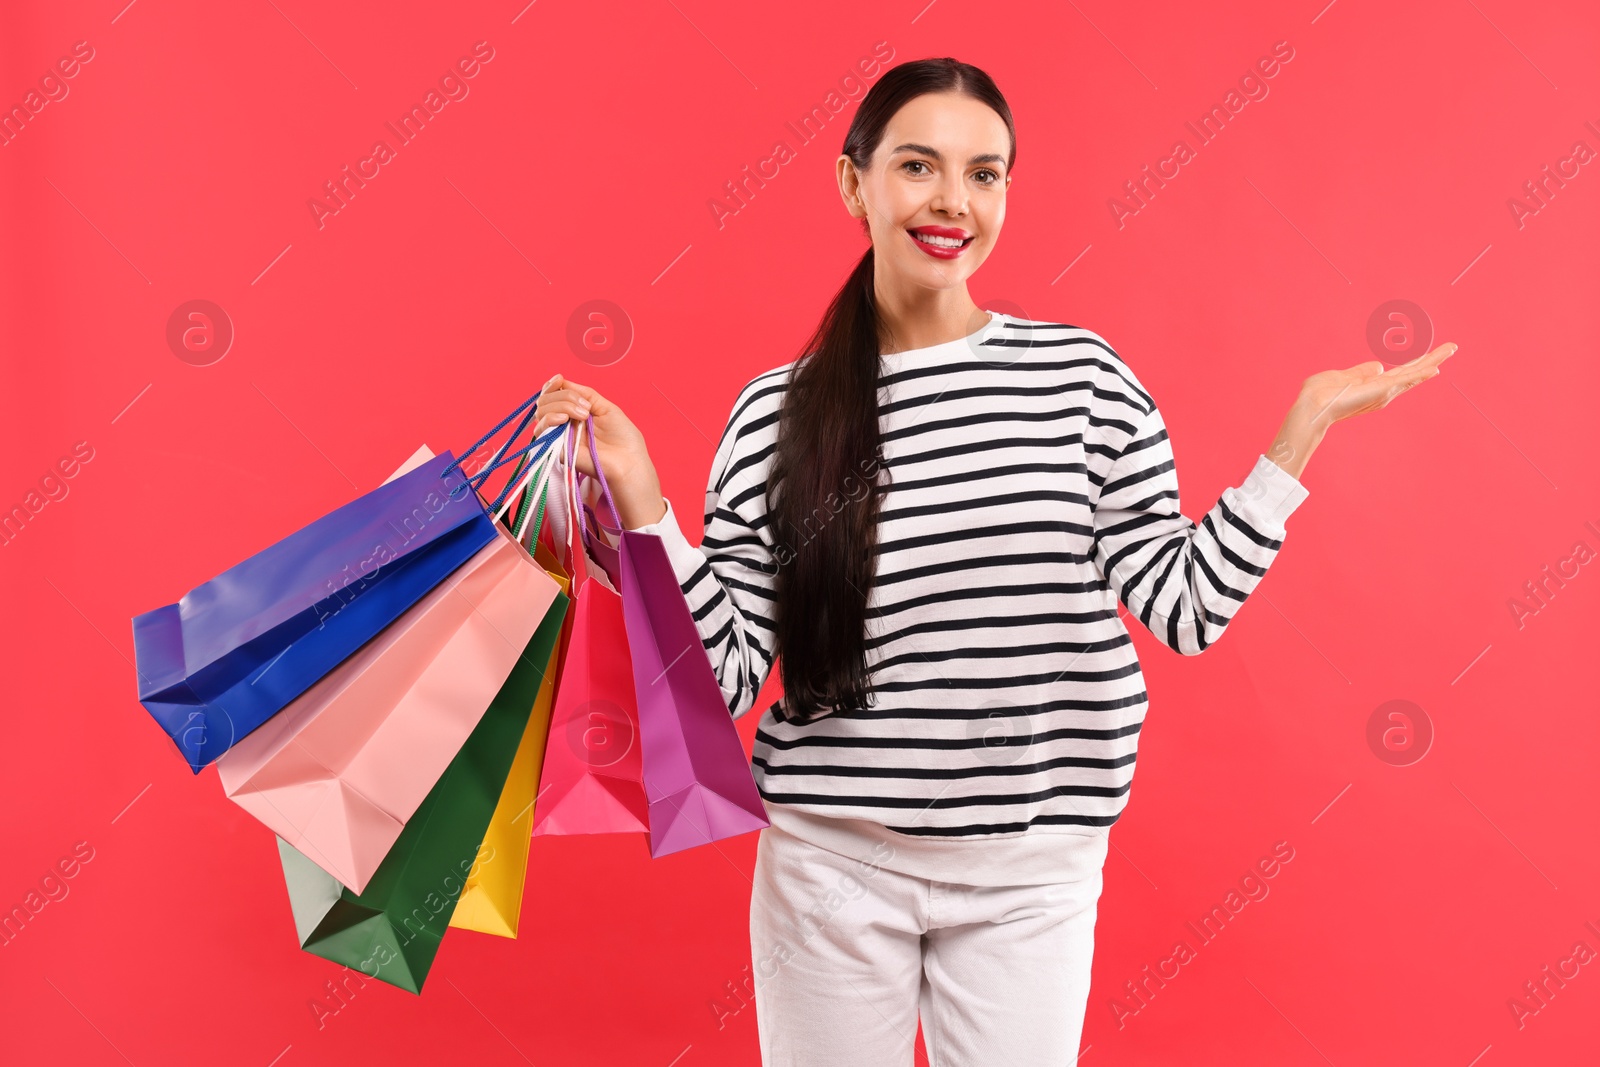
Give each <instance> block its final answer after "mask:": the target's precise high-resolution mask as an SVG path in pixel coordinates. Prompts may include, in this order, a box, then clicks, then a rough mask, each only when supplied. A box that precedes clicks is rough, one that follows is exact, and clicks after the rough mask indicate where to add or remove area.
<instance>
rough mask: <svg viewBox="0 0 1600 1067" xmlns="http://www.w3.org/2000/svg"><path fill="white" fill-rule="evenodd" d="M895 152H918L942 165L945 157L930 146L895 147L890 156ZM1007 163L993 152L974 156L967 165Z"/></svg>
mask: <svg viewBox="0 0 1600 1067" xmlns="http://www.w3.org/2000/svg"><path fill="white" fill-rule="evenodd" d="M895 152H917V153H920V154H921V155H924V156H931V157H933V158H934V159H937V160H938V161H939V162H941V163H943V162H944V155H943V154H942V153H941V152H940V151H939V150H938V149H937V148H930V147H929V146H927V145H925V144H902V145H895V146H894V150H893V151H891V152H890V153H889V154H890V155H893V154H894V153H895ZM1005 161H1006V157H1005V156H1001V155H996V154H995V153H993V152H987V153H984V154H983V155H977V156H973V157H972V158H971V159H969V160H967V163H968V164H972V163H1004V162H1005Z"/></svg>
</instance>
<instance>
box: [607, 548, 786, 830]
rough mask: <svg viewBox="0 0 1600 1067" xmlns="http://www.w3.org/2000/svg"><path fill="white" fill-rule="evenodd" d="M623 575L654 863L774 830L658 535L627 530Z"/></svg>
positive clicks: (692, 618) (625, 611) (623, 598)
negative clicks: (754, 832)
mask: <svg viewBox="0 0 1600 1067" xmlns="http://www.w3.org/2000/svg"><path fill="white" fill-rule="evenodd" d="M620 568H621V572H622V602H623V618H624V620H625V621H626V623H627V629H628V650H629V656H630V658H631V659H632V662H633V678H634V693H635V695H636V697H637V699H638V708H639V752H640V755H641V758H642V763H643V767H642V771H643V778H644V788H645V795H646V796H647V797H648V799H649V801H650V854H651V855H652V856H664V855H666V854H667V853H669V852H678V851H681V850H682V849H686V848H693V847H694V846H695V845H704V844H709V843H710V842H712V841H719V840H721V839H722V838H725V837H732V836H734V835H736V834H742V833H748V832H749V831H751V830H759V829H761V828H762V827H764V826H767V825H770V824H769V823H768V822H767V813H766V808H765V806H764V805H763V804H762V802H761V794H760V792H759V791H758V790H757V789H756V783H755V778H754V776H753V775H752V774H751V773H750V760H749V758H748V757H747V756H746V755H745V751H744V744H743V742H741V741H740V740H739V734H738V731H737V730H736V729H735V728H734V724H733V716H732V715H731V714H730V713H729V711H728V705H727V703H726V702H725V701H724V699H723V696H722V688H721V687H720V686H719V685H718V684H717V679H716V675H715V674H714V673H713V672H712V669H711V662H710V660H709V659H707V658H706V653H705V645H704V644H703V643H702V642H701V639H700V633H699V631H698V630H697V629H696V628H695V624H694V616H693V615H692V614H691V613H690V611H689V605H688V602H687V601H685V600H684V597H683V592H682V588H681V587H680V586H679V585H678V580H677V578H676V577H675V576H674V574H673V570H672V562H671V561H670V560H669V559H668V558H667V550H666V546H665V545H663V544H662V543H661V538H660V537H658V536H656V535H655V534H651V533H640V532H637V531H634V530H627V531H624V532H623V534H622V551H621V563H620Z"/></svg>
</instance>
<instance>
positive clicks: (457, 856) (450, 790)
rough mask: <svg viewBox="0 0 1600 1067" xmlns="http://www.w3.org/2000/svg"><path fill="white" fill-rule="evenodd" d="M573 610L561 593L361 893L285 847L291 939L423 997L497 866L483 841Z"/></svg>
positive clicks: (282, 851)
mask: <svg viewBox="0 0 1600 1067" xmlns="http://www.w3.org/2000/svg"><path fill="white" fill-rule="evenodd" d="M567 604H568V601H567V598H566V596H565V595H563V594H562V593H560V592H557V593H556V596H555V599H554V600H552V601H551V602H550V603H549V607H548V609H547V610H546V611H545V614H544V617H543V619H542V620H540V621H539V624H538V629H537V631H536V632H535V633H534V635H533V638H532V639H531V640H530V641H529V642H528V644H527V645H526V647H525V648H524V649H523V652H522V655H521V656H519V657H518V659H517V662H516V666H515V667H514V668H513V669H512V671H511V673H510V675H509V676H508V677H507V678H506V681H505V684H504V685H503V686H502V687H501V688H500V691H499V692H498V693H497V694H496V695H495V698H494V700H493V702H492V703H491V704H490V705H489V708H488V710H487V711H485V712H484V714H483V717H482V719H481V720H480V721H479V723H478V725H477V727H476V728H475V729H474V730H473V731H472V734H471V736H470V737H468V738H467V741H466V743H465V744H463V745H462V746H461V748H460V751H459V752H457V753H456V757H455V759H453V760H451V761H450V766H449V767H448V768H447V769H446V770H445V772H444V774H443V776H441V777H440V779H439V781H438V784H436V785H435V786H434V787H433V789H432V790H430V791H429V793H428V795H427V797H426V798H425V799H424V800H423V802H422V804H421V806H420V807H418V809H417V812H416V815H415V817H414V818H412V820H411V821H410V822H409V823H407V824H406V827H405V829H404V830H403V831H402V832H401V834H400V837H399V839H398V840H396V841H395V843H394V847H393V848H391V849H390V850H389V854H388V855H387V856H385V857H384V859H383V862H382V864H380V865H379V867H378V870H377V872H376V873H374V874H373V876H372V879H371V881H369V882H368V883H367V887H366V890H365V891H364V892H361V893H356V892H353V891H352V890H350V889H349V888H347V887H345V886H342V885H340V884H339V882H338V881H337V879H334V878H333V877H332V876H330V875H329V874H328V873H327V872H326V871H324V870H323V869H322V868H321V867H320V866H318V865H317V864H315V863H313V862H312V861H311V860H310V859H308V858H307V857H306V856H305V855H304V854H303V853H301V852H299V851H297V850H296V849H295V848H294V847H293V846H292V845H290V844H288V843H287V842H285V841H283V840H282V839H281V838H280V839H279V842H278V852H279V855H280V858H281V861H282V863H283V872H284V880H285V882H286V883H287V885H288V889H289V903H290V907H291V909H292V910H293V912H294V922H295V930H296V932H297V934H298V936H299V938H300V944H301V947H302V948H304V949H305V950H306V951H307V952H311V953H314V954H316V955H318V956H322V957H324V958H325V959H330V960H333V961H334V962H336V963H342V964H344V965H345V966H347V967H351V968H354V969H356V970H359V971H361V972H362V973H363V974H365V975H367V976H368V977H370V978H377V979H379V980H380V981H384V982H388V983H389V984H391V985H395V986H399V987H400V988H401V989H407V990H410V991H411V992H413V993H420V992H421V991H422V984H423V982H424V981H425V980H426V978H427V976H428V971H429V970H430V968H432V966H433V961H434V957H435V956H436V955H437V953H438V951H439V943H440V941H441V939H442V938H443V937H444V934H445V930H446V929H447V928H448V926H449V923H450V916H451V913H452V912H453V910H454V908H455V906H456V902H457V900H458V898H459V896H460V894H461V890H462V886H463V885H464V883H465V882H466V881H467V880H468V879H470V878H471V876H472V874H473V871H474V868H475V867H479V868H481V867H482V865H484V864H485V863H492V862H493V861H494V859H495V855H494V852H493V848H492V846H488V845H484V844H482V842H483V839H484V833H485V831H486V830H487V828H488V826H489V821H490V819H491V817H492V816H493V814H494V810H495V806H496V804H497V801H498V798H499V796H500V794H501V791H502V789H503V787H504V785H505V780H506V775H507V774H508V773H509V772H510V769H511V763H512V759H513V754H514V752H515V750H516V746H517V740H518V738H519V737H521V735H522V733H523V732H524V730H525V728H526V726H527V722H528V717H529V712H530V710H531V709H532V707H533V703H534V699H535V694H536V693H537V691H538V689H539V687H540V685H541V683H542V681H543V676H544V668H545V666H546V665H547V664H548V663H549V660H550V653H551V651H552V649H553V648H554V647H555V643H556V640H557V637H558V635H559V632H560V629H561V626H562V620H563V618H564V617H565V615H566V612H567ZM529 610H530V611H531V610H534V605H531V604H530V605H529Z"/></svg>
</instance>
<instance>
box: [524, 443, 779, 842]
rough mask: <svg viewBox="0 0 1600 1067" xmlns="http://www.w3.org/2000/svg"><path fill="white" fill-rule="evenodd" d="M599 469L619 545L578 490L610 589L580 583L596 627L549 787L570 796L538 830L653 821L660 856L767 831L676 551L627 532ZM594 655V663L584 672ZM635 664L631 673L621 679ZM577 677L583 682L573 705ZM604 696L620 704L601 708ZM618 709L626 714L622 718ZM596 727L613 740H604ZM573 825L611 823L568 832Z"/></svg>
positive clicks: (593, 551)
mask: <svg viewBox="0 0 1600 1067" xmlns="http://www.w3.org/2000/svg"><path fill="white" fill-rule="evenodd" d="M584 426H585V428H586V429H587V432H588V435H589V437H588V440H589V449H590V455H591V456H594V457H598V450H597V449H596V448H595V444H594V428H593V424H592V422H590V421H587V420H586V421H585V423H584ZM576 432H577V431H576V430H574V434H573V435H571V436H568V438H567V442H566V444H567V448H566V455H567V459H568V468H569V471H570V470H572V469H574V468H575V464H573V462H572V457H573V452H574V448H575V444H576ZM595 471H596V474H597V475H598V480H599V483H600V488H601V499H602V500H603V501H604V502H605V503H606V504H607V505H608V506H609V509H610V512H611V516H612V519H613V521H614V522H615V523H616V528H615V529H614V530H613V531H612V532H613V533H614V534H616V535H618V539H619V545H618V546H616V547H613V546H611V545H609V544H608V543H606V541H605V539H604V538H602V537H600V536H599V532H598V529H597V527H598V525H599V524H598V523H597V521H596V520H595V517H594V515H593V512H592V511H591V510H590V509H589V508H588V507H587V506H586V505H585V504H584V503H583V502H582V500H581V499H580V497H579V494H578V493H577V492H576V488H575V486H574V488H573V491H572V493H571V494H570V497H571V513H572V516H573V518H574V519H575V525H576V527H577V531H576V535H577V540H578V541H579V544H580V545H581V547H582V548H583V549H585V550H586V551H587V553H588V556H589V557H591V558H593V559H594V561H595V562H597V563H599V565H600V567H601V569H602V570H603V571H604V572H605V574H606V575H607V576H608V577H609V579H610V582H611V585H610V586H609V587H605V586H601V585H600V583H599V580H598V578H597V577H595V576H591V577H590V578H589V579H588V580H587V581H585V582H584V583H583V585H582V586H580V593H579V601H578V613H579V618H578V620H577V621H576V622H575V626H581V625H583V624H584V622H585V621H588V622H589V624H590V625H591V627H592V629H591V630H590V631H589V632H588V633H584V632H583V631H578V635H580V636H582V637H584V638H586V641H585V643H584V644H583V645H579V644H578V643H577V641H576V638H575V642H574V648H573V650H572V651H571V652H570V653H569V657H570V658H569V660H568V661H567V662H566V663H565V664H564V665H563V669H562V676H561V683H560V686H559V687H558V690H557V694H556V700H557V711H556V715H555V718H554V719H553V721H552V725H551V737H552V740H554V739H555V738H556V737H557V736H558V733H559V734H560V735H561V736H562V737H563V739H566V740H568V741H569V744H568V749H569V751H570V753H571V756H570V757H567V756H563V757H562V758H561V759H559V760H558V759H555V758H552V757H551V756H547V757H546V768H547V770H546V773H547V779H546V783H545V785H542V786H541V788H544V787H545V786H548V787H549V788H551V791H552V797H553V798H556V797H559V798H560V799H559V800H557V801H556V803H555V804H553V805H551V808H550V809H549V810H545V809H543V808H541V811H543V812H544V814H543V819H542V821H540V822H536V824H535V831H534V832H535V833H536V834H537V833H540V832H544V833H597V832H607V831H618V830H621V831H626V830H631V829H639V828H642V829H646V830H647V831H648V833H649V838H650V853H651V855H652V856H663V855H667V854H669V853H672V852H677V851H680V850H682V849H686V848H691V847H693V846H695V845H700V844H708V843H710V842H712V841H717V840H720V839H722V838H724V837H731V836H733V835H736V834H741V833H746V832H748V831H750V830H758V829H761V828H762V827H765V826H767V825H769V823H768V821H767V817H766V810H765V808H764V806H763V804H762V801H761V797H760V794H759V791H758V790H757V789H756V785H755V780H754V778H753V777H752V776H751V773H750V764H749V760H748V758H747V757H746V756H745V752H744V745H743V743H742V742H741V741H740V739H739V735H738V732H737V730H736V729H735V728H734V725H733V719H732V716H730V715H729V713H728V706H727V704H726V702H725V701H724V699H723V696H722V690H721V687H720V686H719V685H718V684H717V680H716V676H715V673H714V672H713V671H712V669H711V664H710V661H709V660H708V659H707V657H706V655H705V646H704V644H703V643H702V641H701V639H700V636H699V632H698V630H697V629H696V627H695V625H694V618H693V616H692V614H691V613H690V611H689V607H688V604H687V602H686V601H685V599H684V597H683V591H682V588H681V587H680V586H679V584H678V581H677V578H676V577H675V575H674V573H673V570H672V566H671V562H670V560H669V559H668V558H667V554H666V548H665V546H664V545H663V544H662V543H661V539H660V538H659V537H657V536H656V535H654V534H648V533H641V532H639V531H634V530H623V529H622V520H621V517H620V516H619V515H618V514H617V510H616V504H615V501H614V500H613V498H612V496H611V489H610V486H609V485H607V484H606V480H605V471H604V470H603V469H602V468H601V467H600V465H599V463H598V461H597V462H596V464H595ZM578 554H580V553H578V552H574V556H576V555H578ZM615 589H620V593H618V592H615V591H613V590H615ZM586 600H587V601H588V606H589V609H590V615H589V617H588V619H587V620H585V618H584V608H585V601H586ZM618 620H620V621H621V623H622V632H621V633H620V634H618V633H617V631H616V623H617V621H618ZM583 654H587V655H588V656H590V657H591V658H590V659H589V660H588V661H587V663H584V666H585V667H586V668H587V669H586V670H584V671H580V670H579V666H580V663H581V662H583V661H582V658H581V657H582V655H583ZM624 667H626V668H627V674H628V675H629V677H627V678H626V679H623V678H619V677H618V676H619V675H621V674H622V673H623V670H622V669H623V668H624ZM569 680H574V681H575V682H576V684H577V686H578V687H579V688H578V690H577V691H576V692H575V693H573V694H572V695H571V696H569V697H567V698H566V699H565V700H563V692H564V687H565V686H566V685H567V684H568V682H569ZM597 694H599V695H598V696H597ZM601 700H605V701H608V702H609V704H606V705H601V704H599V703H598V701H601ZM612 707H615V708H617V709H619V710H620V711H621V712H622V714H615V713H613V712H612ZM597 709H598V711H597ZM563 711H565V712H566V715H565V717H564V715H563ZM580 712H584V713H586V714H587V720H586V719H585V717H584V715H583V714H581V713H580ZM591 734H592V735H593V737H595V738H598V739H600V740H602V741H604V742H606V743H607V745H609V746H610V747H606V745H596V744H594V743H593V740H591V737H590V735H591ZM624 743H626V751H625V752H623V753H622V755H621V756H617V757H616V758H615V759H614V761H613V762H614V765H615V766H616V767H617V768H619V772H618V773H615V774H613V775H609V776H608V775H606V774H604V773H602V772H601V769H600V768H597V767H596V766H595V763H596V762H597V760H596V755H597V753H598V754H600V755H602V756H606V757H609V756H612V755H613V754H614V753H616V752H617V751H619V750H621V749H622V748H623V746H624ZM635 755H636V756H637V760H636V761H635V760H633V759H632V757H634V756H635ZM552 766H554V767H555V769H556V772H557V773H556V774H555V775H551V773H550V769H551V768H552ZM635 769H637V771H638V777H637V779H635V778H634V771H635ZM636 781H638V782H641V783H642V787H643V792H644V799H645V805H646V810H645V815H644V818H643V820H637V815H638V811H637V793H636V792H635V791H634V784H635V782H636ZM563 789H564V790H565V792H564V793H563V792H561V790H563ZM536 817H537V815H536ZM635 821H640V822H642V823H643V825H642V826H636V825H634V822H635ZM573 825H576V826H579V827H594V826H598V827H600V828H599V829H588V828H583V829H571V828H569V827H571V826H573ZM541 828H542V829H541Z"/></svg>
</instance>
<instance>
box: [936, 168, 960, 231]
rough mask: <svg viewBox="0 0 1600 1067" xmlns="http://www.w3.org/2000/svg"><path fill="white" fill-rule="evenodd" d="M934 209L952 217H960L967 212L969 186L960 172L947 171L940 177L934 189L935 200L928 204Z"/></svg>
mask: <svg viewBox="0 0 1600 1067" xmlns="http://www.w3.org/2000/svg"><path fill="white" fill-rule="evenodd" d="M928 206H929V207H931V208H932V209H933V210H934V211H937V212H940V213H942V214H945V215H949V216H950V217H951V218H956V219H958V218H960V217H962V216H963V215H965V214H966V213H967V186H966V181H965V179H964V178H963V177H962V176H961V174H960V173H958V172H946V173H945V174H944V175H943V176H942V177H941V178H940V179H939V185H938V187H937V188H936V189H935V190H934V194H933V202H932V203H931V204H929V205H928Z"/></svg>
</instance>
